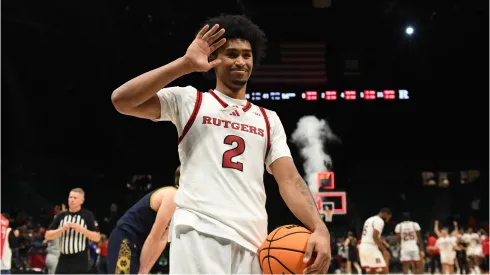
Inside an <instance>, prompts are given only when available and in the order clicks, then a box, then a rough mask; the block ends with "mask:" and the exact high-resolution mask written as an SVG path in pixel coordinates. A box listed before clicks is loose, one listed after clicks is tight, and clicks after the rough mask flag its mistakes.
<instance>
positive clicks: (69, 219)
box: [44, 188, 100, 274]
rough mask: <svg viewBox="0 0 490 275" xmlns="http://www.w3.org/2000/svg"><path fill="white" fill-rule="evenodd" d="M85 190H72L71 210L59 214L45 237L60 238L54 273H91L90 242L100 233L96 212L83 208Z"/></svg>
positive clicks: (97, 237)
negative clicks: (95, 216)
mask: <svg viewBox="0 0 490 275" xmlns="http://www.w3.org/2000/svg"><path fill="white" fill-rule="evenodd" d="M84 200H85V192H84V191H83V190H82V189H81V188H75V189H72V190H71V191H70V195H69V197H68V211H65V212H62V213H59V214H58V215H56V216H55V217H54V220H53V222H52V223H51V224H50V225H49V230H47V231H46V234H45V236H44V238H45V239H46V240H48V241H50V240H53V239H56V238H58V237H59V238H60V239H59V244H60V252H61V254H60V258H59V260H58V266H57V267H56V271H55V274H86V273H87V272H88V249H89V247H88V241H89V240H91V241H93V242H98V241H99V240H100V233H99V229H98V227H97V222H96V221H95V218H94V215H93V214H92V212H90V211H89V210H87V209H84V208H82V204H83V201H84Z"/></svg>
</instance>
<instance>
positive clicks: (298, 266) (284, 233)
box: [257, 224, 314, 274]
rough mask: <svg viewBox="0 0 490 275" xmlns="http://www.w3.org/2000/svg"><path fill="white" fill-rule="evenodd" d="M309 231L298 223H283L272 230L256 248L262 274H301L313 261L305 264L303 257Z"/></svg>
mask: <svg viewBox="0 0 490 275" xmlns="http://www.w3.org/2000/svg"><path fill="white" fill-rule="evenodd" d="M310 235H311V231H310V230H308V229H306V228H304V227H302V226H299V225H294V224H290V225H283V226H281V227H278V228H276V229H275V230H274V231H272V232H271V233H270V234H269V236H267V239H266V240H265V241H264V243H263V244H262V246H261V247H260V248H259V250H258V253H257V254H258V256H259V262H260V268H261V269H262V272H264V274H303V270H304V269H305V268H306V267H307V266H309V265H311V264H312V263H313V262H314V258H313V257H312V258H311V260H310V261H309V262H308V263H307V264H305V263H303V257H304V254H305V250H306V244H307V243H308V238H309V237H310Z"/></svg>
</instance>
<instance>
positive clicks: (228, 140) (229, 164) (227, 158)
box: [223, 135, 245, 172]
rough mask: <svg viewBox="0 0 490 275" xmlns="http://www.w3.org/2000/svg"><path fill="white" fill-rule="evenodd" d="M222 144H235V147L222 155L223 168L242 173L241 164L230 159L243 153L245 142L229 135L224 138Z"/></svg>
mask: <svg viewBox="0 0 490 275" xmlns="http://www.w3.org/2000/svg"><path fill="white" fill-rule="evenodd" d="M224 143H225V144H228V145H233V143H236V147H235V148H232V149H230V150H227V151H225V152H224V153H223V168H231V169H236V170H239V171H242V172H243V163H241V162H239V161H237V162H234V161H232V160H231V159H232V158H233V157H236V156H239V155H241V154H243V152H244V151H245V141H244V140H243V138H241V137H239V136H234V135H229V136H226V137H225V141H224Z"/></svg>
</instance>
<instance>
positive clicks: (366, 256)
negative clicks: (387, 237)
mask: <svg viewBox="0 0 490 275" xmlns="http://www.w3.org/2000/svg"><path fill="white" fill-rule="evenodd" d="M390 218H391V210H390V209H388V208H383V209H381V211H380V212H379V213H378V215H376V216H372V217H371V218H369V219H367V220H366V222H364V228H363V230H362V238H361V244H360V245H359V258H360V260H361V267H362V268H363V269H366V270H367V271H368V272H369V273H370V274H375V273H376V272H377V271H379V270H383V273H385V274H388V267H387V265H386V262H389V260H390V253H389V252H388V249H387V248H386V246H384V245H383V242H381V239H380V236H381V233H382V232H383V228H384V226H385V222H388V221H389V220H390ZM380 250H381V251H380ZM381 252H382V253H381Z"/></svg>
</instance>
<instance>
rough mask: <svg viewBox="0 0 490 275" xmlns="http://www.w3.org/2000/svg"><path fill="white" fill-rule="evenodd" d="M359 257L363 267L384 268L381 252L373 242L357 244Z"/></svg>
mask: <svg viewBox="0 0 490 275" xmlns="http://www.w3.org/2000/svg"><path fill="white" fill-rule="evenodd" d="M359 259H360V260H361V267H362V268H363V269H380V268H386V263H385V259H384V258H383V253H381V250H379V248H378V246H377V245H375V244H369V243H361V244H360V245H359Z"/></svg>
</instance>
